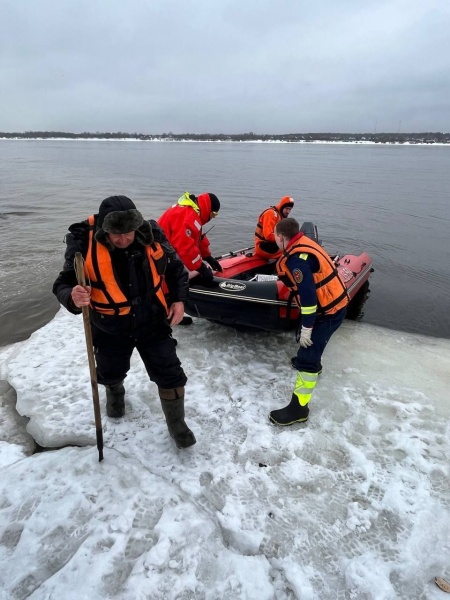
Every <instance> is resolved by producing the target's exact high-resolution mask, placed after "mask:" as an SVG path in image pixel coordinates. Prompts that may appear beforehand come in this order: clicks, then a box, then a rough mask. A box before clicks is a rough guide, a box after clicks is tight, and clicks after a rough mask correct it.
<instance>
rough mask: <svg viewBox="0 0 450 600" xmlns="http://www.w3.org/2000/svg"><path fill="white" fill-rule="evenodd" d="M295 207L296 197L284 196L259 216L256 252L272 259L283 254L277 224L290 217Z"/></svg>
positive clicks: (262, 256)
mask: <svg viewBox="0 0 450 600" xmlns="http://www.w3.org/2000/svg"><path fill="white" fill-rule="evenodd" d="M293 207H294V199H293V198H291V197H290V196H284V197H283V198H281V200H280V201H279V202H278V204H277V205H276V206H271V207H270V208H266V210H264V211H263V212H262V213H261V214H260V215H259V217H258V223H257V224H256V229H255V254H257V255H258V256H261V258H266V259H268V260H269V259H271V258H278V257H280V256H281V250H280V249H279V248H278V246H277V243H276V241H275V234H274V231H275V225H276V224H277V223H279V222H280V221H281V219H286V218H287V217H289V213H290V212H291V210H292V209H293Z"/></svg>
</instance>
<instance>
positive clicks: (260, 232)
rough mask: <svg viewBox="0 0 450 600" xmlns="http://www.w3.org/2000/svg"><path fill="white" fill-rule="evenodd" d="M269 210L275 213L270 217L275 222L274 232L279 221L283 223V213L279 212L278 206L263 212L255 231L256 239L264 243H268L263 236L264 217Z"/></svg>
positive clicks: (270, 207)
mask: <svg viewBox="0 0 450 600" xmlns="http://www.w3.org/2000/svg"><path fill="white" fill-rule="evenodd" d="M269 210H270V211H273V212H272V214H271V216H270V218H271V220H272V221H273V227H272V231H273V230H274V229H275V225H276V224H277V223H278V221H281V219H282V217H281V213H280V211H279V210H278V207H277V206H269V208H266V210H263V212H262V213H261V214H260V215H259V217H258V222H257V223H256V229H255V237H256V238H257V239H258V240H261V241H262V242H265V241H266V238H265V237H264V235H263V217H264V215H265V214H266V213H267V211H269ZM274 213H276V214H274Z"/></svg>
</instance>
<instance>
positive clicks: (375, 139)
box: [0, 131, 450, 146]
mask: <svg viewBox="0 0 450 600" xmlns="http://www.w3.org/2000/svg"><path fill="white" fill-rule="evenodd" d="M0 140H14V141H18V140H26V141H30V140H64V141H72V140H75V141H78V140H81V141H91V140H92V141H96V142H98V141H120V142H240V143H268V144H280V143H288V144H293V143H300V144H381V145H402V146H403V145H410V146H411V145H427V146H430V145H435V144H437V145H440V146H446V145H449V146H450V133H442V132H421V133H287V134H257V133H253V132H250V133H239V134H223V133H218V134H210V133H198V134H197V133H182V134H174V133H172V132H169V133H162V134H143V133H124V132H121V131H119V132H112V133H105V132H95V133H89V132H86V131H85V132H83V133H72V132H66V131H25V132H1V131H0Z"/></svg>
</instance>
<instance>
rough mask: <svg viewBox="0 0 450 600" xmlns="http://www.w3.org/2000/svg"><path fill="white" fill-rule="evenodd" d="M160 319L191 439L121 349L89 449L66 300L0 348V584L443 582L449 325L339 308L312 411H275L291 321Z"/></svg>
mask: <svg viewBox="0 0 450 600" xmlns="http://www.w3.org/2000/svg"><path fill="white" fill-rule="evenodd" d="M174 335H175V337H176V338H177V339H178V354H179V357H180V359H181V361H182V363H183V367H184V369H185V371H186V373H187V375H188V378H189V381H188V384H187V388H186V421H187V423H188V424H189V426H190V427H191V428H192V430H193V431H194V433H195V435H196V437H197V444H196V445H195V446H193V447H192V448H190V449H188V450H177V449H176V447H175V444H174V442H173V440H172V439H171V438H170V437H169V434H168V432H167V427H166V424H165V421H164V417H163V414H162V410H161V406H160V402H159V399H158V396H157V389H156V386H155V385H154V384H153V383H151V382H150V381H149V379H148V377H147V375H146V373H145V369H144V367H143V365H142V363H141V361H140V358H139V356H138V354H137V353H135V355H133V360H132V367H131V371H130V374H129V376H128V378H127V380H126V382H125V384H126V390H127V392H126V411H127V412H126V416H125V418H124V419H122V420H111V419H108V418H107V417H106V416H105V392H104V388H103V387H102V386H100V400H101V404H102V416H103V437H104V445H105V447H104V460H103V461H102V462H99V461H98V451H97V448H96V446H95V443H96V437H95V426H94V415H93V408H92V396H91V387H90V380H89V369H88V364H87V357H86V347H85V341H84V330H83V323H82V318H81V317H75V316H73V315H70V314H69V313H68V312H67V311H65V310H61V311H60V312H59V313H58V314H57V316H56V317H55V319H54V320H53V321H52V322H51V323H49V324H48V325H46V326H45V327H44V328H42V329H40V330H39V331H37V332H35V333H34V334H33V335H32V336H31V338H30V339H29V340H27V341H26V342H21V343H19V344H15V345H13V346H9V347H6V348H2V349H0V363H1V372H0V375H1V378H2V379H6V380H8V382H9V384H10V385H11V386H12V388H14V389H11V388H9V387H8V386H7V384H5V383H4V384H3V387H1V388H0V393H1V394H2V396H1V414H2V423H1V425H0V440H1V441H0V474H1V477H0V490H1V496H0V563H1V564H2V569H0V599H1V600H16V599H17V600H19V599H24V598H31V599H33V600H56V599H58V600H61V599H64V600H85V599H86V600H97V599H106V598H108V599H110V598H111V599H120V600H144V599H152V600H167V599H169V600H172V599H174V600H175V599H177V600H178V599H179V600H188V599H195V600H197V599H199V600H203V599H204V600H218V599H230V600H240V599H243V600H269V599H281V600H284V599H299V600H313V599H318V600H327V599H335V598H336V599H339V600H341V599H342V600H344V599H349V600H350V599H351V600H355V599H356V600H365V599H374V600H375V599H376V600H390V599H396V598H404V599H405V600H406V599H408V600H414V599H435V598H436V599H438V598H443V597H444V593H443V592H442V591H440V590H439V589H438V588H437V587H436V586H435V584H434V582H433V579H434V576H435V575H440V576H443V577H446V578H447V579H449V578H450V535H449V531H450V489H449V456H450V435H449V433H450V431H449V425H448V417H449V415H450V402H449V395H448V394H449V391H448V390H449V388H450V375H449V368H448V366H449V364H450V341H449V340H443V339H434V338H425V337H420V336H417V335H409V334H403V333H399V332H394V331H388V330H385V329H381V328H378V327H373V326H369V325H365V324H363V323H353V322H345V323H344V324H343V326H342V327H341V328H340V329H339V331H338V332H337V333H336V334H335V335H334V337H333V339H332V340H331V342H330V344H329V347H328V348H327V349H326V351H325V354H324V357H323V366H324V372H323V374H322V375H321V376H320V378H319V383H318V385H317V388H316V390H315V392H314V395H313V399H312V402H311V415H310V420H309V422H308V423H307V424H304V425H296V426H293V427H289V428H277V427H275V426H273V425H271V424H270V423H269V421H268V418H267V416H268V413H269V411H270V410H272V409H274V408H280V407H282V406H284V405H285V404H287V403H288V401H289V399H290V396H291V392H292V386H293V383H294V380H295V371H293V370H292V369H291V367H290V357H291V356H293V355H294V354H295V350H296V345H295V340H294V335H293V334H292V333H289V332H287V333H278V334H270V333H266V332H258V333H250V332H246V333H243V332H236V331H234V330H233V329H228V328H225V327H221V326H219V325H215V324H212V323H208V322H206V321H201V320H196V319H194V324H193V325H192V326H191V327H183V328H182V327H177V328H176V329H175V332H174ZM14 390H15V391H16V393H17V399H16V397H15V392H14ZM16 403H17V411H18V412H19V413H20V415H23V416H26V417H27V420H28V419H29V421H28V424H27V430H28V432H29V434H31V435H32V436H33V438H34V439H35V440H36V442H37V443H38V444H39V445H41V446H43V447H45V448H54V449H55V451H53V452H41V453H36V454H32V452H33V444H32V440H31V438H30V436H29V435H27V434H26V433H25V432H24V427H23V423H22V421H23V419H22V418H21V417H18V416H17V414H15V411H14V410H13V408H14V407H15V405H16Z"/></svg>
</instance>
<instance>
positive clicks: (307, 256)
mask: <svg viewBox="0 0 450 600" xmlns="http://www.w3.org/2000/svg"><path fill="white" fill-rule="evenodd" d="M275 240H276V242H277V245H278V247H279V248H280V250H282V252H283V256H282V257H281V258H280V259H278V262H277V274H278V276H279V277H280V279H281V280H282V281H283V283H284V284H285V285H287V286H288V287H289V288H290V289H291V290H292V292H293V293H294V294H295V296H294V298H295V299H296V301H297V303H298V304H299V306H300V309H301V329H300V338H299V339H297V341H299V342H300V346H299V349H298V352H297V356H295V357H294V358H292V359H291V362H292V366H293V367H294V368H295V369H297V371H298V373H297V378H296V381H295V387H294V391H293V393H292V398H291V401H290V403H289V404H288V405H287V406H285V407H284V408H280V409H278V410H273V411H272V412H271V413H270V415H269V419H270V420H271V421H272V423H274V424H275V425H292V424H293V423H301V422H303V421H306V420H307V419H308V415H309V407H308V403H309V401H310V399H311V395H312V393H313V390H314V388H315V386H316V383H317V378H318V376H319V373H320V372H321V371H322V364H321V359H322V353H323V351H324V350H325V346H326V345H327V343H328V341H329V339H330V337H331V336H332V335H333V333H334V332H335V331H336V329H337V328H338V327H339V326H340V324H341V323H342V321H343V320H344V317H345V314H346V312H347V304H348V295H347V290H346V287H345V284H344V282H343V281H342V280H341V278H340V277H339V274H338V271H337V269H336V267H335V266H334V263H333V261H332V260H331V258H330V257H329V256H328V254H327V253H326V252H325V250H324V249H323V248H322V247H321V246H320V245H319V244H318V243H317V242H315V241H314V240H312V239H310V238H308V237H307V236H306V235H304V234H303V233H301V232H300V231H299V225H298V223H297V221H296V220H295V219H291V218H288V219H283V220H282V221H280V222H279V223H277V225H276V227H275Z"/></svg>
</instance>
